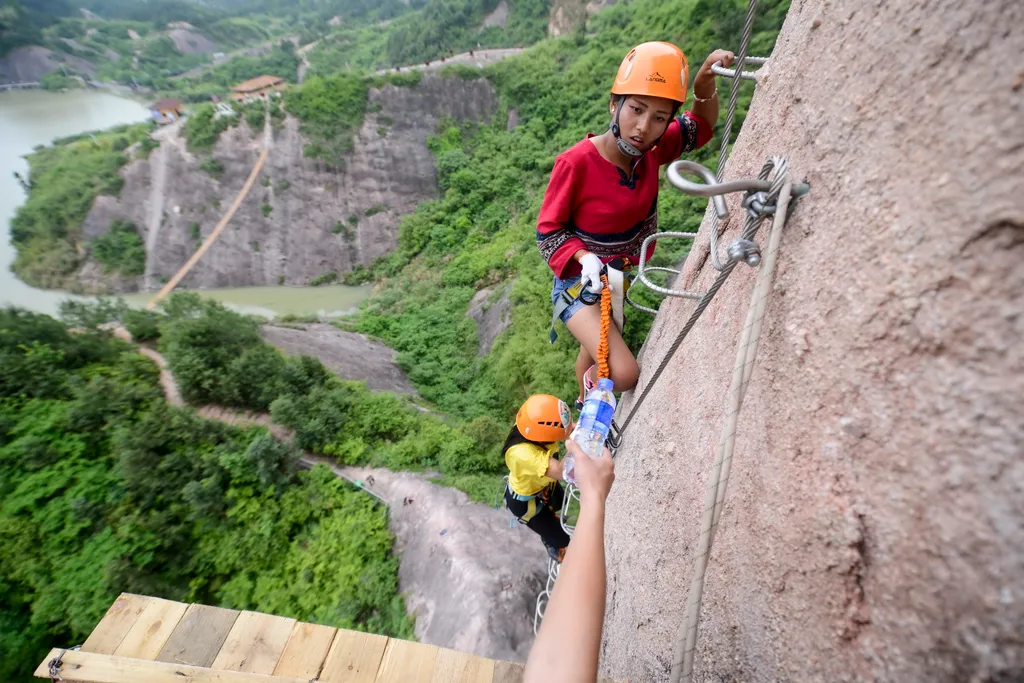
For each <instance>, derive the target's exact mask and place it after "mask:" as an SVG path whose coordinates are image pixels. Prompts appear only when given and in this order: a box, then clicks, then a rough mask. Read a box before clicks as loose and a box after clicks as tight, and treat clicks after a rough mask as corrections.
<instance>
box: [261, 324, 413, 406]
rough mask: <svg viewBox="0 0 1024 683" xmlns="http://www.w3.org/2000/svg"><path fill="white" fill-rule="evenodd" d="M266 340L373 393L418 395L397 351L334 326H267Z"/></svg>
mask: <svg viewBox="0 0 1024 683" xmlns="http://www.w3.org/2000/svg"><path fill="white" fill-rule="evenodd" d="M262 330H263V339H264V341H266V342H267V343H268V344H271V345H273V346H275V347H277V348H278V349H280V350H281V351H283V352H284V353H286V354H288V355H290V356H314V357H315V358H318V359H319V360H320V362H321V363H323V364H324V366H325V367H327V369H328V370H330V371H331V372H333V373H334V374H336V375H338V376H339V377H341V378H342V379H347V380H354V381H357V382H366V386H367V387H368V388H370V389H372V390H373V391H394V392H397V393H401V394H415V393H416V390H415V389H413V387H412V384H410V383H409V378H408V377H406V376H405V373H404V372H402V369H401V368H400V367H398V363H397V362H396V361H395V356H396V353H395V350H394V349H392V348H389V347H388V346H386V345H384V344H382V343H380V342H376V341H373V340H372V339H368V338H367V337H365V336H364V335H361V334H357V333H355V332H345V331H344V330H339V329H338V328H337V327H334V326H333V325H327V324H325V323H310V324H307V325H293V326H290V327H285V326H282V325H264V326H263V328H262Z"/></svg>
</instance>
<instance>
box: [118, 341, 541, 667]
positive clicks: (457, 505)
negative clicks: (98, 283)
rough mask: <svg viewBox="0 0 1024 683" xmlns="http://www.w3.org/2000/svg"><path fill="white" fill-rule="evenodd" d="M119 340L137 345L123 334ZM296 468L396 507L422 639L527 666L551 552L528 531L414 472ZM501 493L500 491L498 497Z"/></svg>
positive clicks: (160, 361) (403, 566)
mask: <svg viewBox="0 0 1024 683" xmlns="http://www.w3.org/2000/svg"><path fill="white" fill-rule="evenodd" d="M114 335H115V336H116V337H118V338H120V339H123V340H125V341H131V335H130V334H129V333H128V331H127V330H125V329H124V328H120V327H119V328H117V329H115V330H114ZM139 352H140V353H141V354H143V355H144V356H146V357H147V358H150V359H151V360H152V361H153V362H154V363H156V365H157V367H159V368H160V384H161V386H162V387H163V389H164V393H165V395H166V397H167V402H168V403H170V404H171V405H174V406H184V405H185V402H184V400H183V399H182V397H181V392H180V391H179V389H178V386H177V383H176V382H175V380H174V376H173V375H172V374H171V371H170V369H169V368H168V365H167V361H166V360H165V359H164V357H163V356H162V355H161V354H160V353H159V352H158V351H156V350H155V349H152V348H149V347H147V346H140V347H139ZM197 412H198V414H199V415H200V416H202V417H204V418H206V419H210V420H217V421H219V422H224V423H226V424H231V425H235V426H240V427H246V426H263V427H266V428H267V429H269V430H270V433H271V434H273V435H274V436H275V437H276V438H278V439H281V440H283V441H291V439H292V437H293V434H292V432H291V431H290V430H288V429H287V428H285V427H282V426H280V425H275V424H273V421H272V420H271V419H270V416H269V415H266V414H263V413H251V412H247V411H240V410H234V409H231V408H225V407H222V406H202V407H200V408H199V409H198V411H197ZM299 462H300V465H301V466H303V467H307V468H308V467H313V466H315V465H318V464H322V465H326V466H327V467H329V468H330V469H331V471H332V472H334V473H335V475H337V476H338V477H340V478H342V479H345V480H346V481H348V482H350V483H352V484H353V485H355V486H358V487H360V488H361V489H362V490H363V491H365V492H366V493H367V494H368V495H371V496H373V497H374V498H376V499H377V500H379V501H381V502H382V503H384V504H385V505H387V506H388V507H389V509H390V515H389V526H390V528H391V532H392V533H393V534H394V535H395V539H396V543H395V553H396V554H397V556H398V558H399V570H398V587H399V591H400V592H401V593H402V595H403V596H404V597H405V604H406V610H407V611H408V613H409V614H410V615H413V616H414V617H415V619H416V630H415V633H416V638H417V639H418V640H419V641H420V642H422V643H427V644H429V645H439V646H442V647H447V648H452V649H455V650H460V651H463V652H470V653H472V654H475V655H479V656H481V657H488V658H491V659H504V660H508V661H515V662H525V661H526V656H527V654H528V653H529V650H530V646H531V644H532V643H533V612H534V606H535V602H536V599H537V594H538V593H539V592H540V590H541V589H542V588H543V581H544V579H545V576H546V570H547V554H546V553H545V552H544V549H543V546H542V545H541V542H540V541H539V540H538V539H537V538H536V537H535V536H534V534H533V533H532V532H531V531H530V530H528V529H526V528H524V527H523V526H522V525H519V524H515V525H510V524H509V522H510V521H511V520H512V517H511V515H510V514H509V513H508V512H506V511H505V510H503V509H498V510H496V509H494V508H491V507H489V506H487V505H481V504H479V503H473V502H471V501H470V500H469V498H468V497H467V496H466V494H464V493H462V492H461V491H457V490H455V489H452V488H448V487H446V486H439V485H437V484H434V483H432V482H431V481H429V476H428V475H424V474H419V473H413V472H392V471H390V470H387V469H384V468H363V467H342V466H339V465H338V464H337V463H335V462H332V461H331V460H330V459H328V458H323V457H319V456H316V455H313V454H310V453H304V454H303V455H302V456H301V458H300V461H299ZM495 494H497V491H495Z"/></svg>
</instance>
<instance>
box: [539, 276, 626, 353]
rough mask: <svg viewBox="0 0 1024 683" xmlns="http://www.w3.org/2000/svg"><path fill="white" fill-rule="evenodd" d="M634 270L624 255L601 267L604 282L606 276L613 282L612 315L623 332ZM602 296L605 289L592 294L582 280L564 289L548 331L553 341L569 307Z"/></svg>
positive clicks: (598, 299) (597, 300) (590, 303)
mask: <svg viewBox="0 0 1024 683" xmlns="http://www.w3.org/2000/svg"><path fill="white" fill-rule="evenodd" d="M641 258H642V257H641ZM633 272H634V269H633V263H632V262H631V261H630V260H629V259H628V258H626V257H624V256H623V257H620V258H616V259H612V260H611V261H609V262H608V263H606V264H605V265H604V267H603V268H602V269H601V278H602V282H604V281H605V276H607V283H610V284H611V295H612V298H611V305H612V316H613V320H614V321H615V327H617V328H618V330H619V332H622V326H623V325H624V324H625V322H626V316H625V302H626V301H627V300H628V299H629V285H630V282H631V281H632V279H633ZM601 296H603V291H602V293H601V294H597V295H595V294H591V293H590V291H589V290H588V289H587V286H586V285H584V283H583V281H582V280H580V281H579V282H577V283H576V284H574V285H573V286H572V287H569V288H567V289H565V290H563V291H562V293H561V294H559V295H558V298H557V299H556V300H555V306H554V312H553V314H552V315H551V329H550V331H549V332H548V337H549V339H550V341H551V343H552V344H554V343H555V340H557V339H558V334H557V333H556V332H555V326H556V325H557V324H558V322H559V321H560V320H561V317H562V313H563V312H565V310H566V309H567V308H569V307H570V306H572V305H573V304H575V303H576V302H577V301H579V302H581V303H583V304H585V305H587V306H591V305H593V304H596V303H598V302H599V301H600V300H601V298H600V297H601Z"/></svg>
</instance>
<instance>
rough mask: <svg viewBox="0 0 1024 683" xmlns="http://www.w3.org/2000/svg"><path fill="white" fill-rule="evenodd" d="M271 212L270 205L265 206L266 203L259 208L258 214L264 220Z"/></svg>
mask: <svg viewBox="0 0 1024 683" xmlns="http://www.w3.org/2000/svg"><path fill="white" fill-rule="evenodd" d="M273 210H274V207H272V206H271V205H270V204H267V203H266V202H263V204H262V205H261V206H260V212H261V213H262V214H263V217H264V218H266V217H267V216H269V215H270V212H271V211H273Z"/></svg>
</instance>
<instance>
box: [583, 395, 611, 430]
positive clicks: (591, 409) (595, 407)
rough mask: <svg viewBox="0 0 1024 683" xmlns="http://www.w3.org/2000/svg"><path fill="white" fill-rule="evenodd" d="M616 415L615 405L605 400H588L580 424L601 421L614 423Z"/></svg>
mask: <svg viewBox="0 0 1024 683" xmlns="http://www.w3.org/2000/svg"><path fill="white" fill-rule="evenodd" d="M614 415H615V406H613V405H610V404H608V403H605V402H604V401H587V402H586V403H585V404H583V412H582V414H581V415H580V424H591V423H594V422H600V423H601V424H604V425H610V424H611V423H612V417H613V416H614Z"/></svg>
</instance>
